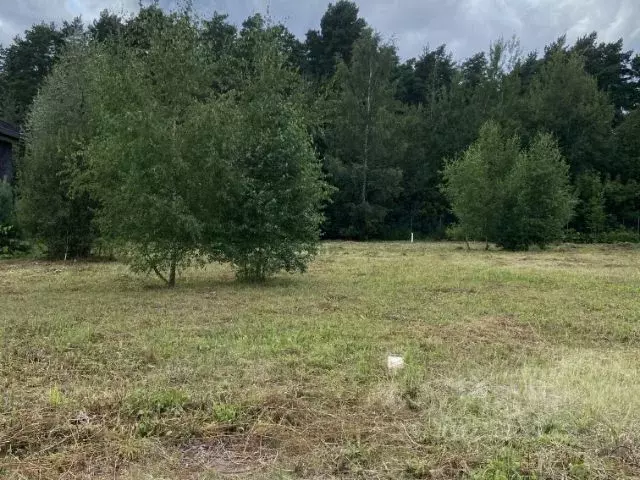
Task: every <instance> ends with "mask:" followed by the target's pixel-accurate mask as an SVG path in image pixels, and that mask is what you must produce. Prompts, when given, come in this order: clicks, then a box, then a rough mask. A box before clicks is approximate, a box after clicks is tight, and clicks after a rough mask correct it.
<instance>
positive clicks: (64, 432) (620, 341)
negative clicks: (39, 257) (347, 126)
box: [0, 243, 640, 479]
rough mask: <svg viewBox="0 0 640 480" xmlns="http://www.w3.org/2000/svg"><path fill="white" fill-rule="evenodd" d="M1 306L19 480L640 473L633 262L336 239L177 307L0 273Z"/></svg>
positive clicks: (46, 274) (99, 276) (152, 298)
mask: <svg viewBox="0 0 640 480" xmlns="http://www.w3.org/2000/svg"><path fill="white" fill-rule="evenodd" d="M0 298H1V305H0V326H2V328H3V330H2V340H1V341H2V343H1V345H2V354H1V357H0V368H1V370H0V379H1V382H2V383H1V386H2V391H3V392H2V393H3V395H2V397H3V398H2V400H1V402H2V403H1V404H0V405H1V410H0V476H3V475H4V476H5V477H7V478H10V479H13V478H16V479H17V478H63V477H64V478H89V477H91V478H127V479H129V478H130V479H138V478H139V479H160V478H163V479H164V478H209V479H218V478H228V477H233V478H265V479H295V478H371V479H376V478H381V479H382V478H384V479H395V478H407V479H411V478H435V479H438V478H442V479H444V478H470V479H545V478H558V479H560V478H573V479H591V478H595V479H600V478H611V479H614V478H616V479H617V478H638V477H640V371H639V365H640V349H639V348H638V344H639V340H640V309H639V308H638V307H639V306H640V301H639V300H640V250H636V249H633V248H628V249H626V248H619V247H618V248H615V247H600V246H592V247H580V248H575V247H561V248H556V249H553V250H550V251H545V252H537V251H536V252H530V253H506V252H498V251H490V252H484V251H482V250H481V248H480V247H478V249H477V250H474V251H471V252H467V251H465V250H464V249H463V248H462V247H461V246H460V245H457V244H413V245H409V244H400V243H380V244H352V243H327V244H325V245H323V248H322V254H321V255H320V257H319V258H318V260H317V261H316V262H315V263H314V264H313V265H312V267H311V269H310V271H309V273H308V274H307V275H305V276H281V277H279V278H276V279H274V280H271V281H270V282H268V283H266V284H265V285H257V286H256V285H243V284H238V283H236V282H235V281H234V280H233V273H232V272H231V271H229V270H228V269H227V268H226V267H221V266H211V267H209V268H207V269H206V270H193V271H188V272H184V274H183V276H182V278H180V283H179V285H178V288H176V289H175V290H174V291H170V290H166V289H164V288H161V287H160V285H159V284H158V283H156V282H155V280H153V279H152V278H147V279H145V278H144V277H138V276H134V275H132V274H130V273H129V272H128V270H127V269H126V268H125V267H124V266H122V265H119V264H115V263H114V264H85V263H66V264H63V263H43V262H32V261H14V262H11V261H5V262H1V263H0ZM390 353H395V354H401V355H403V356H404V357H405V360H406V365H407V366H406V368H405V369H404V370H403V371H401V372H400V373H398V374H397V375H390V374H389V373H388V372H387V370H386V356H387V355H388V354H390Z"/></svg>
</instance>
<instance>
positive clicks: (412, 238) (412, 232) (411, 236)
mask: <svg viewBox="0 0 640 480" xmlns="http://www.w3.org/2000/svg"><path fill="white" fill-rule="evenodd" d="M411 243H413V232H411Z"/></svg>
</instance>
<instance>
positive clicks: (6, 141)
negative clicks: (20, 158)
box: [0, 120, 20, 182]
mask: <svg viewBox="0 0 640 480" xmlns="http://www.w3.org/2000/svg"><path fill="white" fill-rule="evenodd" d="M19 140H20V132H19V131H18V129H17V128H16V127H14V126H13V125H11V124H9V123H6V122H3V121H1V120H0V180H8V181H9V182H12V181H13V176H14V163H13V156H14V154H15V152H17V151H18V141H19Z"/></svg>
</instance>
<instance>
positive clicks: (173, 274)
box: [167, 258, 176, 288]
mask: <svg viewBox="0 0 640 480" xmlns="http://www.w3.org/2000/svg"><path fill="white" fill-rule="evenodd" d="M167 286H168V287H169V288H173V287H175V286H176V260H175V258H172V259H171V266H170V268H169V281H168V282H167Z"/></svg>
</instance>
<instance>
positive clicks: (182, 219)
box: [82, 12, 227, 286]
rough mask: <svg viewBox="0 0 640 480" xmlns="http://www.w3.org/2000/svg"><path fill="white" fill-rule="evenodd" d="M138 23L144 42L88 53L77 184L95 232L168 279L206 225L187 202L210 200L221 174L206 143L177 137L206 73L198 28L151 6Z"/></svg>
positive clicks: (193, 251) (188, 124) (184, 130)
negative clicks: (84, 153)
mask: <svg viewBox="0 0 640 480" xmlns="http://www.w3.org/2000/svg"><path fill="white" fill-rule="evenodd" d="M143 20H144V22H142V23H141V24H140V25H139V26H138V29H142V28H144V31H145V34H144V36H143V37H142V36H140V35H138V33H137V32H139V31H140V30H138V29H136V37H137V38H141V40H143V42H142V43H139V42H138V41H136V42H135V43H134V44H136V45H141V44H143V45H144V47H139V48H135V47H127V46H126V44H125V43H121V44H120V45H119V46H118V48H117V49H102V51H101V52H100V53H99V54H97V55H94V56H93V59H92V60H93V62H92V72H91V82H92V91H91V98H90V102H91V106H92V110H93V117H94V118H93V120H94V122H95V124H96V129H97V135H96V136H95V137H94V138H93V139H92V141H91V142H90V144H89V148H88V157H89V164H88V172H87V175H86V176H84V177H82V181H83V183H82V186H83V187H84V188H85V189H86V191H88V192H90V193H91V195H92V196H93V197H94V198H96V199H97V200H98V201H99V203H100V208H99V209H98V211H97V220H98V225H99V227H100V231H101V232H102V235H103V236H105V237H106V238H107V239H108V240H109V241H111V242H113V243H114V244H116V245H119V247H120V251H121V252H122V253H123V254H124V255H125V256H126V258H127V259H128V261H129V262H130V264H131V265H132V267H133V268H134V269H135V270H140V271H155V272H156V273H157V274H158V276H160V277H161V278H163V279H164V280H165V281H166V282H167V284H168V285H169V286H173V285H175V281H176V272H177V270H178V269H179V268H181V267H183V266H185V265H187V264H189V263H190V262H191V261H192V260H193V259H194V257H195V256H197V255H198V254H199V253H200V252H199V250H198V249H199V247H200V246H201V242H202V235H203V233H204V231H205V225H204V224H203V219H202V218H199V216H198V212H197V211H196V209H195V208H196V207H197V206H199V204H200V202H212V201H213V199H214V198H216V197H217V196H218V194H217V189H216V187H218V186H220V185H222V182H225V181H226V180H227V177H226V176H225V175H224V165H221V164H220V162H219V161H218V160H219V158H220V157H219V156H218V155H216V153H217V152H216V150H215V149H216V148H217V147H216V146H215V145H214V146H209V147H208V148H206V149H203V151H202V152H201V153H200V152H198V151H197V150H194V149H193V148H192V147H191V145H190V144H189V143H188V142H186V141H185V137H186V138H189V136H192V137H193V135H194V133H192V132H191V131H190V130H191V129H192V128H194V119H195V118H199V119H201V118H202V117H201V115H198V112H197V111H196V112H194V106H196V105H197V104H198V101H202V100H205V99H206V98H207V97H208V78H209V72H210V71H211V69H210V63H209V60H208V56H207V55H205V51H204V50H203V49H202V48H201V46H200V43H199V41H198V36H199V35H198V32H197V30H196V29H195V28H194V27H193V25H192V24H191V22H190V21H189V20H188V18H186V17H185V16H182V15H171V16H164V15H162V16H160V15H159V14H156V12H150V13H149V14H148V15H147V16H146V17H145V18H144V19H143ZM209 118H210V117H209ZM211 134H212V137H213V139H217V140H218V141H219V140H220V139H219V136H218V135H216V132H215V130H213V129H212V132H211ZM212 141H213V140H212ZM212 150H213V151H212ZM207 153H209V155H207ZM212 182H213V183H212ZM208 196H210V197H212V198H207V197H208ZM214 208H215V206H214ZM209 234H210V235H213V234H214V232H209Z"/></svg>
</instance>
